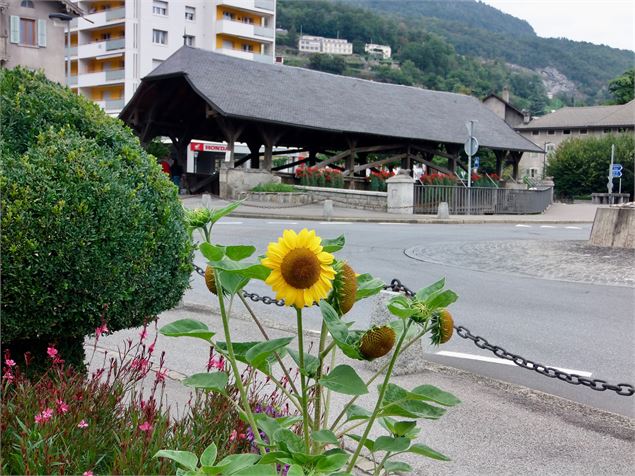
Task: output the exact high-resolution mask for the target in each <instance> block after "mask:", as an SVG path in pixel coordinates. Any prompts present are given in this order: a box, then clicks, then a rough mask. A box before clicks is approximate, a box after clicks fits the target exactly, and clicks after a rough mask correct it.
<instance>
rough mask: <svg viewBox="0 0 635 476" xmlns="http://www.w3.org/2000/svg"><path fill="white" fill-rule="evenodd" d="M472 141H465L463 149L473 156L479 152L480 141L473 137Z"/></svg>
mask: <svg viewBox="0 0 635 476" xmlns="http://www.w3.org/2000/svg"><path fill="white" fill-rule="evenodd" d="M470 139H471V140H470ZM470 139H468V140H466V141H465V144H464V145H463V149H464V150H465V153H466V154H467V155H470V156H472V155H474V154H476V153H477V152H478V140H476V137H471V138H470Z"/></svg>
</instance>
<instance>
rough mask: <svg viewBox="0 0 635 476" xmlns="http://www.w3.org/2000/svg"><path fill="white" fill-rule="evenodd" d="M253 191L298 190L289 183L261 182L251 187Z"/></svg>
mask: <svg viewBox="0 0 635 476" xmlns="http://www.w3.org/2000/svg"><path fill="white" fill-rule="evenodd" d="M251 191H252V192H297V191H298V190H297V189H296V188H295V187H294V186H293V185H289V184H287V183H275V182H270V183H261V184H259V185H256V186H255V187H254V188H252V189H251Z"/></svg>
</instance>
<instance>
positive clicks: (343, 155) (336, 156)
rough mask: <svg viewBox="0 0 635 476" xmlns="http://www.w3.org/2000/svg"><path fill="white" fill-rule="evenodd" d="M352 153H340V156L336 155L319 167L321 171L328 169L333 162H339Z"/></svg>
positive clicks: (321, 163) (346, 151) (348, 151)
mask: <svg viewBox="0 0 635 476" xmlns="http://www.w3.org/2000/svg"><path fill="white" fill-rule="evenodd" d="M350 153H351V151H350V150H345V151H344V152H340V153H339V154H337V155H334V156H333V157H329V158H328V159H326V160H323V161H322V162H320V163H319V164H318V165H317V166H318V168H319V169H322V168H324V167H326V166H327V165H331V164H332V163H333V162H337V161H338V160H342V159H343V158H345V157H348V156H349V155H350Z"/></svg>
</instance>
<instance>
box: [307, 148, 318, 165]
mask: <svg viewBox="0 0 635 476" xmlns="http://www.w3.org/2000/svg"><path fill="white" fill-rule="evenodd" d="M316 163H317V150H315V149H311V150H309V160H308V164H309V167H311V166H313V165H315V164H316Z"/></svg>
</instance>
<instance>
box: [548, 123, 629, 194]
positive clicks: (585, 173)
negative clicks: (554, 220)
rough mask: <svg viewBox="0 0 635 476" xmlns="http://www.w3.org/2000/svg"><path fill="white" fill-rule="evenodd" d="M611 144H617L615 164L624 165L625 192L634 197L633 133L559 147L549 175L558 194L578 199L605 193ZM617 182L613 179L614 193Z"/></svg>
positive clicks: (550, 162)
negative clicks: (583, 196)
mask: <svg viewBox="0 0 635 476" xmlns="http://www.w3.org/2000/svg"><path fill="white" fill-rule="evenodd" d="M611 144H615V163H616V164H622V165H623V166H624V169H623V170H622V192H625V193H631V194H632V193H633V159H634V158H635V145H634V140H633V134H632V133H626V134H617V135H606V136H601V137H588V138H585V139H577V138H576V139H569V140H567V141H566V142H563V143H562V144H560V146H559V147H558V149H556V152H555V154H554V155H553V157H550V158H549V160H548V164H547V175H550V176H552V177H553V180H554V182H555V187H556V193H557V194H558V195H559V196H561V197H576V196H581V195H588V194H590V193H594V192H595V193H598V192H599V193H606V192H607V191H608V190H607V187H606V184H607V182H608V173H609V165H610V163H611ZM617 191H618V179H613V192H617Z"/></svg>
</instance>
